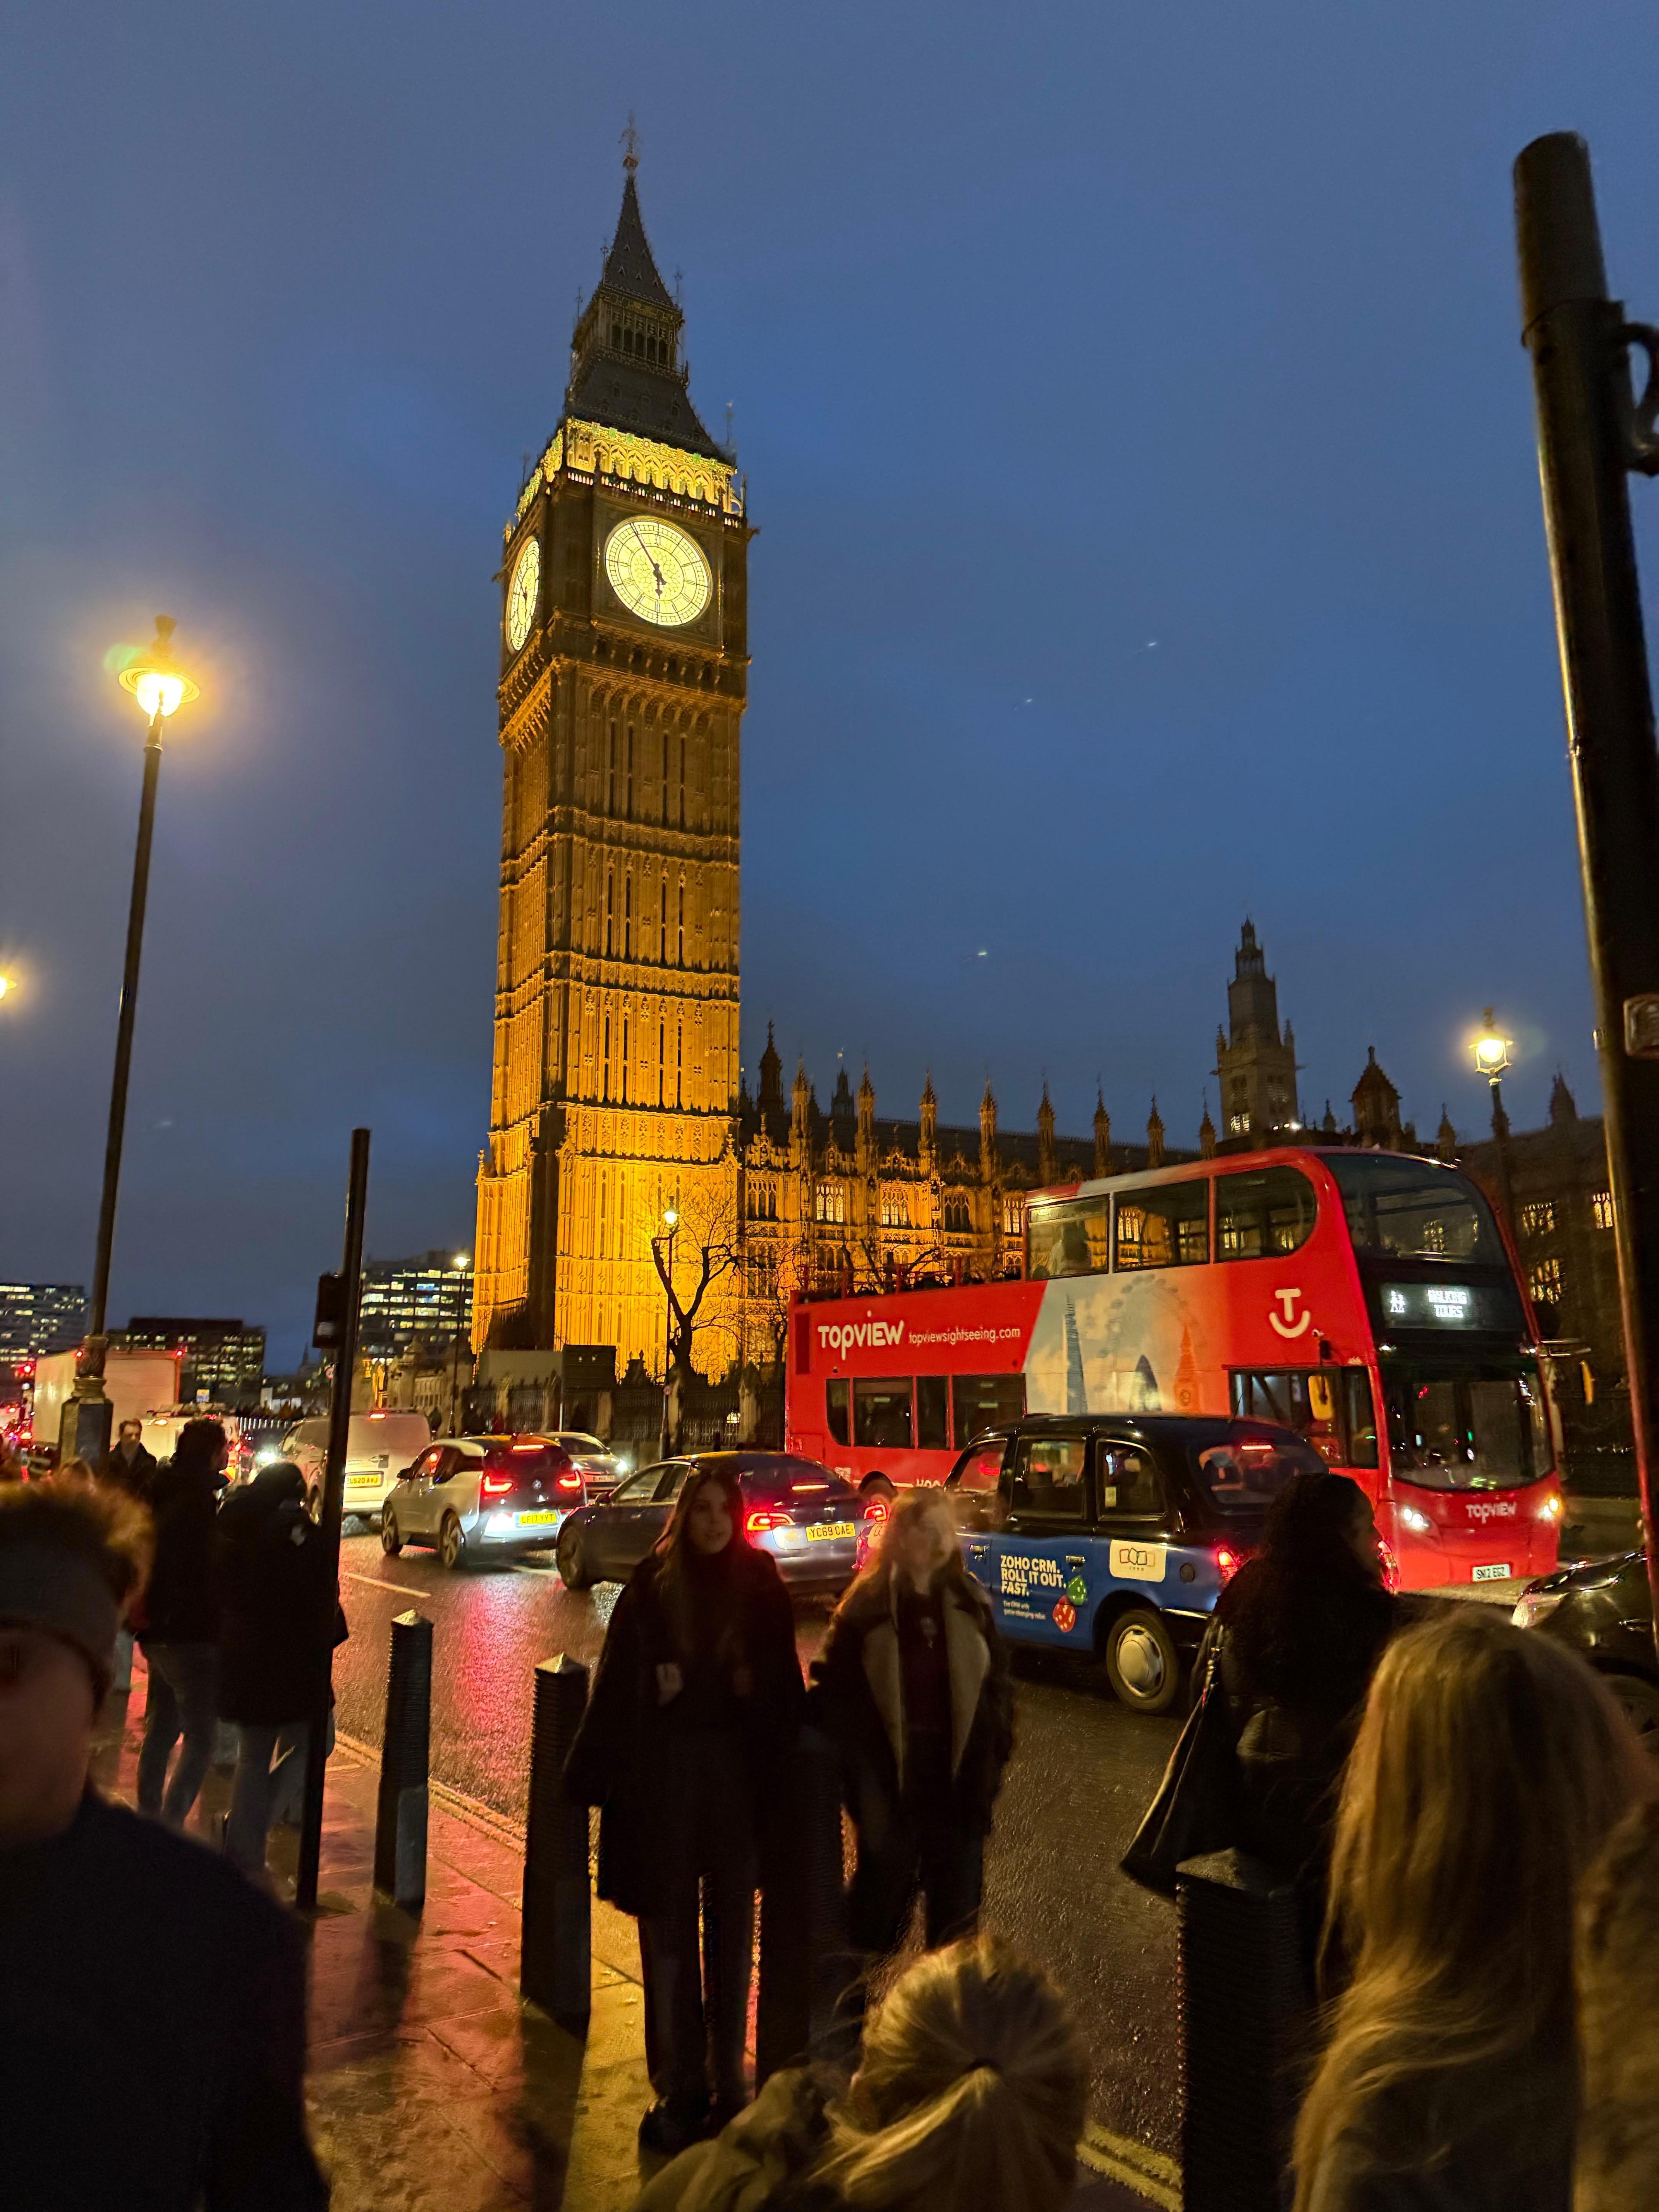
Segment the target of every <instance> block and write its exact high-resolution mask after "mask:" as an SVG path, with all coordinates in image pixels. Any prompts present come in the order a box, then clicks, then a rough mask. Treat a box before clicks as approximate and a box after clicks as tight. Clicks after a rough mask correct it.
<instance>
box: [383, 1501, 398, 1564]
mask: <svg viewBox="0 0 1659 2212" xmlns="http://www.w3.org/2000/svg"><path fill="white" fill-rule="evenodd" d="M403 1548H404V1540H403V1538H402V1537H401V1536H400V1535H399V1534H398V1516H397V1515H396V1514H395V1513H393V1511H392V1508H391V1507H390V1506H389V1505H388V1506H387V1507H386V1511H385V1512H384V1513H383V1514H381V1516H380V1549H381V1550H382V1551H383V1552H384V1553H386V1557H387V1559H396V1558H397V1556H398V1553H399V1552H401V1551H402V1549H403Z"/></svg>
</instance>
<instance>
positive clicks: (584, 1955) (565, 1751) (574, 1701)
mask: <svg viewBox="0 0 1659 2212" xmlns="http://www.w3.org/2000/svg"><path fill="white" fill-rule="evenodd" d="M586 1706H587V1669H586V1667H582V1666H579V1665H578V1664H577V1662H576V1661H575V1660H574V1659H572V1658H571V1657H570V1656H568V1654H566V1653H561V1654H560V1656H559V1657H558V1658H556V1659H544V1660H543V1661H542V1662H541V1663H540V1665H539V1666H538V1668H537V1669H536V1706H535V1717H534V1719H533V1721H532V1729H531V1740H530V1820H529V1824H528V1826H527V1830H526V1836H525V1849H524V1921H523V1930H522V1943H521V1948H520V1954H519V1987H520V1990H522V1991H523V1993H524V1994H525V1996H527V1997H529V1998H530V1999H531V2000H532V2002H533V2003H536V2004H538V2005H540V2006H541V2008H542V2009H543V2010H544V2012H550V2013H551V2014H552V2015H553V2017H554V2019H555V2020H556V2021H559V2022H561V2024H562V2025H563V2026H565V2027H572V2028H577V2029H585V2028H586V2025H587V2015H588V2011H589V2008H590V2005H591V2002H592V2000H591V1996H590V1989H591V1982H592V1932H593V1931H592V1894H591V1892H590V1889H589V1886H588V1879H587V1808H586V1805H573V1804H571V1803H570V1802H569V1801H568V1799H567V1797H566V1796H565V1794H564V1790H563V1787H562V1774H563V1771H564V1762H565V1760H566V1759H567V1758H568V1756H569V1753H570V1747H571V1745H572V1744H573V1743H574V1741H575V1740H576V1731H577V1729H579V1728H580V1726H581V1719H582V1714H583V1713H584V1711H586Z"/></svg>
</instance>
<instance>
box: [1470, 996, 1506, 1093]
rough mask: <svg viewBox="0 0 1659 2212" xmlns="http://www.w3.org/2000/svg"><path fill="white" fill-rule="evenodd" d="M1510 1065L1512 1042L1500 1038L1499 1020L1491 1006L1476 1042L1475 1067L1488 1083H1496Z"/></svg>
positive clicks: (1484, 1017) (1488, 1008)
mask: <svg viewBox="0 0 1659 2212" xmlns="http://www.w3.org/2000/svg"><path fill="white" fill-rule="evenodd" d="M1509 1064H1510V1040H1509V1039H1508V1037H1506V1036H1500V1035H1499V1033H1498V1018H1497V1016H1496V1015H1495V1014H1494V1013H1493V1012H1492V1008H1491V1007H1490V1006H1488V1007H1487V1009H1486V1013H1485V1015H1484V1016H1483V1018H1482V1020H1481V1024H1480V1036H1478V1037H1476V1039H1475V1041H1474V1065H1475V1067H1476V1069H1477V1071H1478V1072H1479V1073H1480V1074H1482V1075H1484V1076H1485V1077H1486V1080H1487V1082H1488V1083H1496V1082H1497V1080H1498V1077H1499V1076H1500V1075H1501V1074H1502V1073H1504V1069H1505V1068H1506V1067H1507V1066H1509Z"/></svg>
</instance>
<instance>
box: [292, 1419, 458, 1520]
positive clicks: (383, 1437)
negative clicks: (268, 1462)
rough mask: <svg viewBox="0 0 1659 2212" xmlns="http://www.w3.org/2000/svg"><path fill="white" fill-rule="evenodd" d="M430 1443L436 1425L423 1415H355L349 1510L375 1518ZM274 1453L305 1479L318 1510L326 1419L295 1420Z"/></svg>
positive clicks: (349, 1449) (350, 1435) (349, 1447)
mask: <svg viewBox="0 0 1659 2212" xmlns="http://www.w3.org/2000/svg"><path fill="white" fill-rule="evenodd" d="M431 1441H432V1425H431V1423H430V1422H429V1421H428V1419H427V1417H426V1415H425V1414H424V1413H391V1412H386V1411H383V1412H380V1413H354V1414H353V1415H352V1416H351V1419H350V1422H349V1425H348V1427H347V1431H346V1463H345V1511H346V1512H347V1513H348V1514H351V1513H357V1514H361V1515H362V1516H363V1517H364V1518H365V1519H366V1520H371V1521H372V1520H375V1519H377V1518H378V1517H379V1516H380V1510H381V1508H382V1507H383V1506H384V1505H385V1504H386V1498H388V1496H389V1495H390V1494H391V1491H392V1485H393V1483H395V1482H396V1481H397V1480H398V1476H399V1475H400V1474H402V1473H403V1471H404V1468H406V1467H408V1466H409V1465H410V1463H411V1462H413V1461H414V1460H416V1459H417V1458H418V1457H419V1455H420V1454H421V1453H422V1451H423V1450H424V1449H425V1448H426V1447H427V1445H428V1444H429V1443H431ZM272 1456H273V1457H274V1458H276V1459H288V1460H292V1461H293V1462H294V1464H295V1467H297V1468H299V1470H300V1472H301V1474H303V1475H304V1477H305V1479H306V1497H307V1503H308V1504H310V1505H311V1506H312V1508H313V1510H315V1507H316V1503H317V1500H318V1499H319V1498H320V1496H321V1495H322V1487H323V1468H324V1466H325V1463H326V1462H327V1459H328V1422H327V1420H326V1419H317V1420H313V1421H301V1422H298V1423H296V1425H295V1426H294V1427H293V1428H291V1429H290V1430H289V1432H288V1434H287V1435H286V1436H285V1437H283V1441H282V1443H281V1445H280V1446H279V1447H278V1448H277V1449H276V1452H275V1453H274V1454H273V1455H272Z"/></svg>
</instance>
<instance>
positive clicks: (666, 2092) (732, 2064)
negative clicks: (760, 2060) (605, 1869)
mask: <svg viewBox="0 0 1659 2212" xmlns="http://www.w3.org/2000/svg"><path fill="white" fill-rule="evenodd" d="M659 1802H660V1806H661V1814H662V1825H661V1830H660V1833H659V1838H658V1841H657V1852H658V1857H657V1863H656V1866H655V1869H654V1871H653V1890H654V1892H655V1895H654V1899H653V1905H652V1908H651V1910H650V1911H648V1912H645V1913H641V1916H640V1960H641V1966H642V1967H643V1970H644V1979H645V2061H646V2066H647V2069H648V2071H649V2073H650V2075H651V2087H652V2088H653V2091H654V2092H655V2093H656V2094H657V2095H658V2096H659V2097H662V2098H671V2099H673V2100H676V2101H677V2102H684V2103H687V2104H696V2103H698V2102H700V2101H701V2100H703V2099H705V2098H707V2097H708V2094H709V2093H710V2091H711V2089H712V2091H713V2093H714V2095H715V2096H717V2097H719V2098H720V2099H722V2100H731V2101H733V2102H736V2103H738V2104H741V2103H743V2102H744V2068H743V2057H744V2042H745V2040H746V2038H747V2033H748V2027H749V1984H750V1974H751V1971H752V1966H753V1960H754V1948H755V1823H754V1814H753V1805H752V1798H751V1794H750V1782H749V1772H748V1767H747V1764H746V1762H745V1760H744V1753H743V1747H742V1744H741V1743H740V1741H738V1737H737V1736H735V1735H726V1734H724V1733H714V1732H709V1733H707V1734H702V1733H699V1734H691V1733H688V1734H687V1735H684V1736H679V1737H675V1738H671V1740H670V1741H669V1744H668V1747H667V1749H666V1752H665V1760H664V1769H663V1774H662V1794H661V1798H660V1801H659ZM700 1937H701V1940H699V1938H700Z"/></svg>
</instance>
